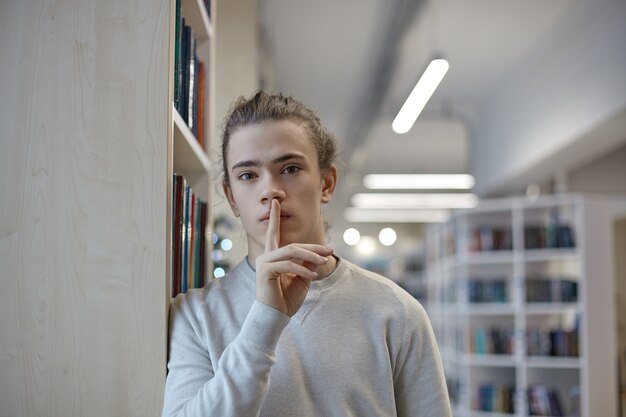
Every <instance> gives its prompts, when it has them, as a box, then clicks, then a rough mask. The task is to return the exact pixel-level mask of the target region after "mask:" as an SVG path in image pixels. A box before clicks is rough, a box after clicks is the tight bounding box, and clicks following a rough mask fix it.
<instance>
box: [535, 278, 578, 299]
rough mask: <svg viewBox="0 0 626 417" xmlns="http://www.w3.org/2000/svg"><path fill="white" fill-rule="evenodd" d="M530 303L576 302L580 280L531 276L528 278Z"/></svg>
mask: <svg viewBox="0 0 626 417" xmlns="http://www.w3.org/2000/svg"><path fill="white" fill-rule="evenodd" d="M526 301H527V302H529V303H575V302H576V301H578V282H576V281H575V280H572V279H549V278H529V279H527V280H526Z"/></svg>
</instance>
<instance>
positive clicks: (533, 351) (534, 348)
mask: <svg viewBox="0 0 626 417" xmlns="http://www.w3.org/2000/svg"><path fill="white" fill-rule="evenodd" d="M526 353H527V355H528V356H560V357H577V356H579V353H580V347H579V338H578V330H576V329H574V330H564V329H550V330H544V329H528V330H527V331H526Z"/></svg>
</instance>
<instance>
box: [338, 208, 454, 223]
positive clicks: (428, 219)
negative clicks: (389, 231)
mask: <svg viewBox="0 0 626 417" xmlns="http://www.w3.org/2000/svg"><path fill="white" fill-rule="evenodd" d="M343 216H344V218H345V219H346V220H347V221H348V222H350V223H441V222H444V221H446V220H447V219H448V217H449V216H450V212H449V211H448V210H440V209H422V210H415V209H413V210H409V209H388V210H379V209H367V208H357V207H348V208H347V209H345V210H344V213H343Z"/></svg>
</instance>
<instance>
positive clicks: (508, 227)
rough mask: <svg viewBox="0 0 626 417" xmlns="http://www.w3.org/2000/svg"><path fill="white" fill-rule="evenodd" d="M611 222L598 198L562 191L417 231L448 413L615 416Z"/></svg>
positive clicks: (498, 202)
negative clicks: (421, 235) (422, 237)
mask: <svg viewBox="0 0 626 417" xmlns="http://www.w3.org/2000/svg"><path fill="white" fill-rule="evenodd" d="M611 227H612V224H611V217H610V210H609V207H608V205H607V204H605V203H604V202H602V201H600V200H597V199H592V198H589V197H584V196H581V195H574V194H572V195H558V196H545V197H540V198H538V199H535V200H529V199H526V198H510V199H493V200H484V201H482V202H481V203H480V204H479V205H478V206H477V207H476V208H474V209H470V210H464V211H459V212H456V213H454V214H453V215H452V216H451V218H450V219H449V220H448V221H446V222H445V223H441V224H437V225H434V226H432V227H430V228H429V229H428V231H427V241H426V244H427V246H426V269H425V276H426V283H427V284H426V285H427V289H428V297H427V300H428V304H427V310H428V312H429V315H430V317H431V320H432V322H433V327H434V329H435V333H436V335H437V340H438V343H439V345H440V350H441V353H442V359H443V362H444V369H445V372H446V378H447V379H448V387H449V391H450V396H451V400H452V403H453V410H454V415H455V416H468V417H479V416H480V417H483V416H485V417H486V416H488V417H496V416H517V417H522V416H530V415H552V416H558V415H563V416H582V417H593V416H599V415H606V416H612V415H616V413H617V386H616V379H617V375H616V371H615V364H616V352H615V343H616V339H615V332H616V329H615V320H616V317H615V311H614V309H615V306H614V305H613V303H612V302H611V301H612V300H613V299H614V291H613V287H614V283H613V280H614V276H613V252H612V250H611V239H612V237H611V236H612V235H611ZM598 341H601V342H598ZM542 412H543V413H546V414H540V413H542Z"/></svg>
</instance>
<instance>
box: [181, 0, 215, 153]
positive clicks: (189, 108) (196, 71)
mask: <svg viewBox="0 0 626 417" xmlns="http://www.w3.org/2000/svg"><path fill="white" fill-rule="evenodd" d="M208 10H210V9H208ZM175 36H176V39H175V44H174V107H175V108H176V110H178V113H179V114H180V116H181V117H182V118H183V120H184V121H185V123H187V126H189V129H190V130H191V132H192V133H193V134H194V136H195V137H196V139H197V140H198V142H199V143H200V145H202V146H204V133H205V132H204V131H205V121H204V106H205V85H206V82H207V81H206V79H207V74H206V70H205V65H204V63H202V62H201V61H200V60H199V59H198V55H197V53H196V49H197V48H196V37H195V35H194V30H193V28H192V27H191V26H188V25H187V24H186V21H185V18H184V17H183V11H182V6H181V0H176V34H175Z"/></svg>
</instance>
